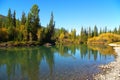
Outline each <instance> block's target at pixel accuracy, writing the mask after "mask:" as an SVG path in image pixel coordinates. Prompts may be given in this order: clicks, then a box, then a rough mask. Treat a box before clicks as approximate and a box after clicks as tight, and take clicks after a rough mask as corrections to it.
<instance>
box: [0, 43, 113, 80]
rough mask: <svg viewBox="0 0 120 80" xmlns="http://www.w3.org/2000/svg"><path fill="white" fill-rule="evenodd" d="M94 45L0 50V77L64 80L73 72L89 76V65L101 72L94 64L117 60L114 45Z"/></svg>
mask: <svg viewBox="0 0 120 80" xmlns="http://www.w3.org/2000/svg"><path fill="white" fill-rule="evenodd" d="M91 48H92V49H91ZM91 48H88V47H87V46H86V45H71V46H62V45H59V46H54V47H43V46H41V47H31V48H7V49H0V80H47V79H49V80H56V79H57V80H58V79H59V80H61V79H70V78H71V77H72V76H73V75H75V76H76V77H79V78H78V79H85V78H87V77H86V76H84V75H86V74H87V73H88V71H87V72H85V69H87V67H86V68H85V69H84V67H85V66H88V67H89V68H88V70H89V69H91V70H90V74H91V73H93V72H97V71H92V69H93V66H91V65H93V64H94V65H98V64H104V63H107V62H110V61H112V60H114V55H113V53H114V51H113V50H112V49H111V48H109V50H108V47H105V48H103V47H102V48H96V47H95V48H93V47H91ZM100 53H101V54H100ZM105 60H106V61H105ZM81 70H83V71H82V74H81V73H80V71H81ZM96 70H97V69H96ZM84 72H85V73H84ZM73 73H74V74H73ZM61 74H62V75H61ZM70 75H72V76H71V77H70ZM77 75H78V76H77ZM73 78H75V77H73Z"/></svg>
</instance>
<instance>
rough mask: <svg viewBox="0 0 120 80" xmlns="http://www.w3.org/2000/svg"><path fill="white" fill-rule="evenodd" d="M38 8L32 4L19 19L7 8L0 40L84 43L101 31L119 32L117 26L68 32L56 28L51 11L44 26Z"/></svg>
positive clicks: (95, 27) (1, 26) (0, 24)
mask: <svg viewBox="0 0 120 80" xmlns="http://www.w3.org/2000/svg"><path fill="white" fill-rule="evenodd" d="M39 12H40V9H39V7H38V5H36V4H34V5H33V6H32V8H31V9H30V11H29V13H28V14H27V15H26V14H25V12H22V16H21V19H20V20H19V19H16V11H14V12H13V13H12V12H11V9H9V10H8V15H7V18H6V19H4V21H3V20H0V42H8V41H26V42H27V41H37V42H39V43H47V42H48V43H55V42H56V43H86V42H87V40H88V38H92V37H95V36H98V35H100V34H102V33H107V32H110V33H115V34H120V26H119V28H118V29H117V28H115V29H114V30H113V31H111V30H107V27H105V29H103V30H102V29H98V28H97V26H96V25H95V26H94V29H91V27H89V28H87V29H86V28H84V27H81V30H80V34H79V35H77V34H76V29H72V30H71V32H68V31H67V30H66V29H64V28H61V29H56V28H55V21H54V15H53V12H51V16H50V21H49V23H48V24H47V26H46V27H44V26H42V25H41V23H40V17H39Z"/></svg>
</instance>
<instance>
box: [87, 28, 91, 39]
mask: <svg viewBox="0 0 120 80" xmlns="http://www.w3.org/2000/svg"><path fill="white" fill-rule="evenodd" d="M91 37H92V32H91V28H90V27H89V29H88V38H91Z"/></svg>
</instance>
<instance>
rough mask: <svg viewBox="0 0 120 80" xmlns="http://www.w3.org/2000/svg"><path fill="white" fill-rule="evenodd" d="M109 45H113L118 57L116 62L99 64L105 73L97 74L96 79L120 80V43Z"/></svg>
mask: <svg viewBox="0 0 120 80" xmlns="http://www.w3.org/2000/svg"><path fill="white" fill-rule="evenodd" d="M109 45H110V46H113V48H114V50H115V52H116V53H117V56H116V59H115V61H114V62H111V63H109V64H107V65H101V66H99V68H100V69H101V70H102V71H103V73H99V74H97V75H95V76H94V80H120V45H118V44H109Z"/></svg>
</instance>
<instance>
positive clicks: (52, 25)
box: [46, 12, 55, 42]
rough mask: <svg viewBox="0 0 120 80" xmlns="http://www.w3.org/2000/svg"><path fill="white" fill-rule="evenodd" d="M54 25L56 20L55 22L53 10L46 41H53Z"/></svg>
mask: <svg viewBox="0 0 120 80" xmlns="http://www.w3.org/2000/svg"><path fill="white" fill-rule="evenodd" d="M54 27H55V22H54V16H53V12H51V18H50V22H49V25H47V29H46V31H47V33H46V41H47V42H51V41H52V37H53V36H54V32H55V31H54Z"/></svg>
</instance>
